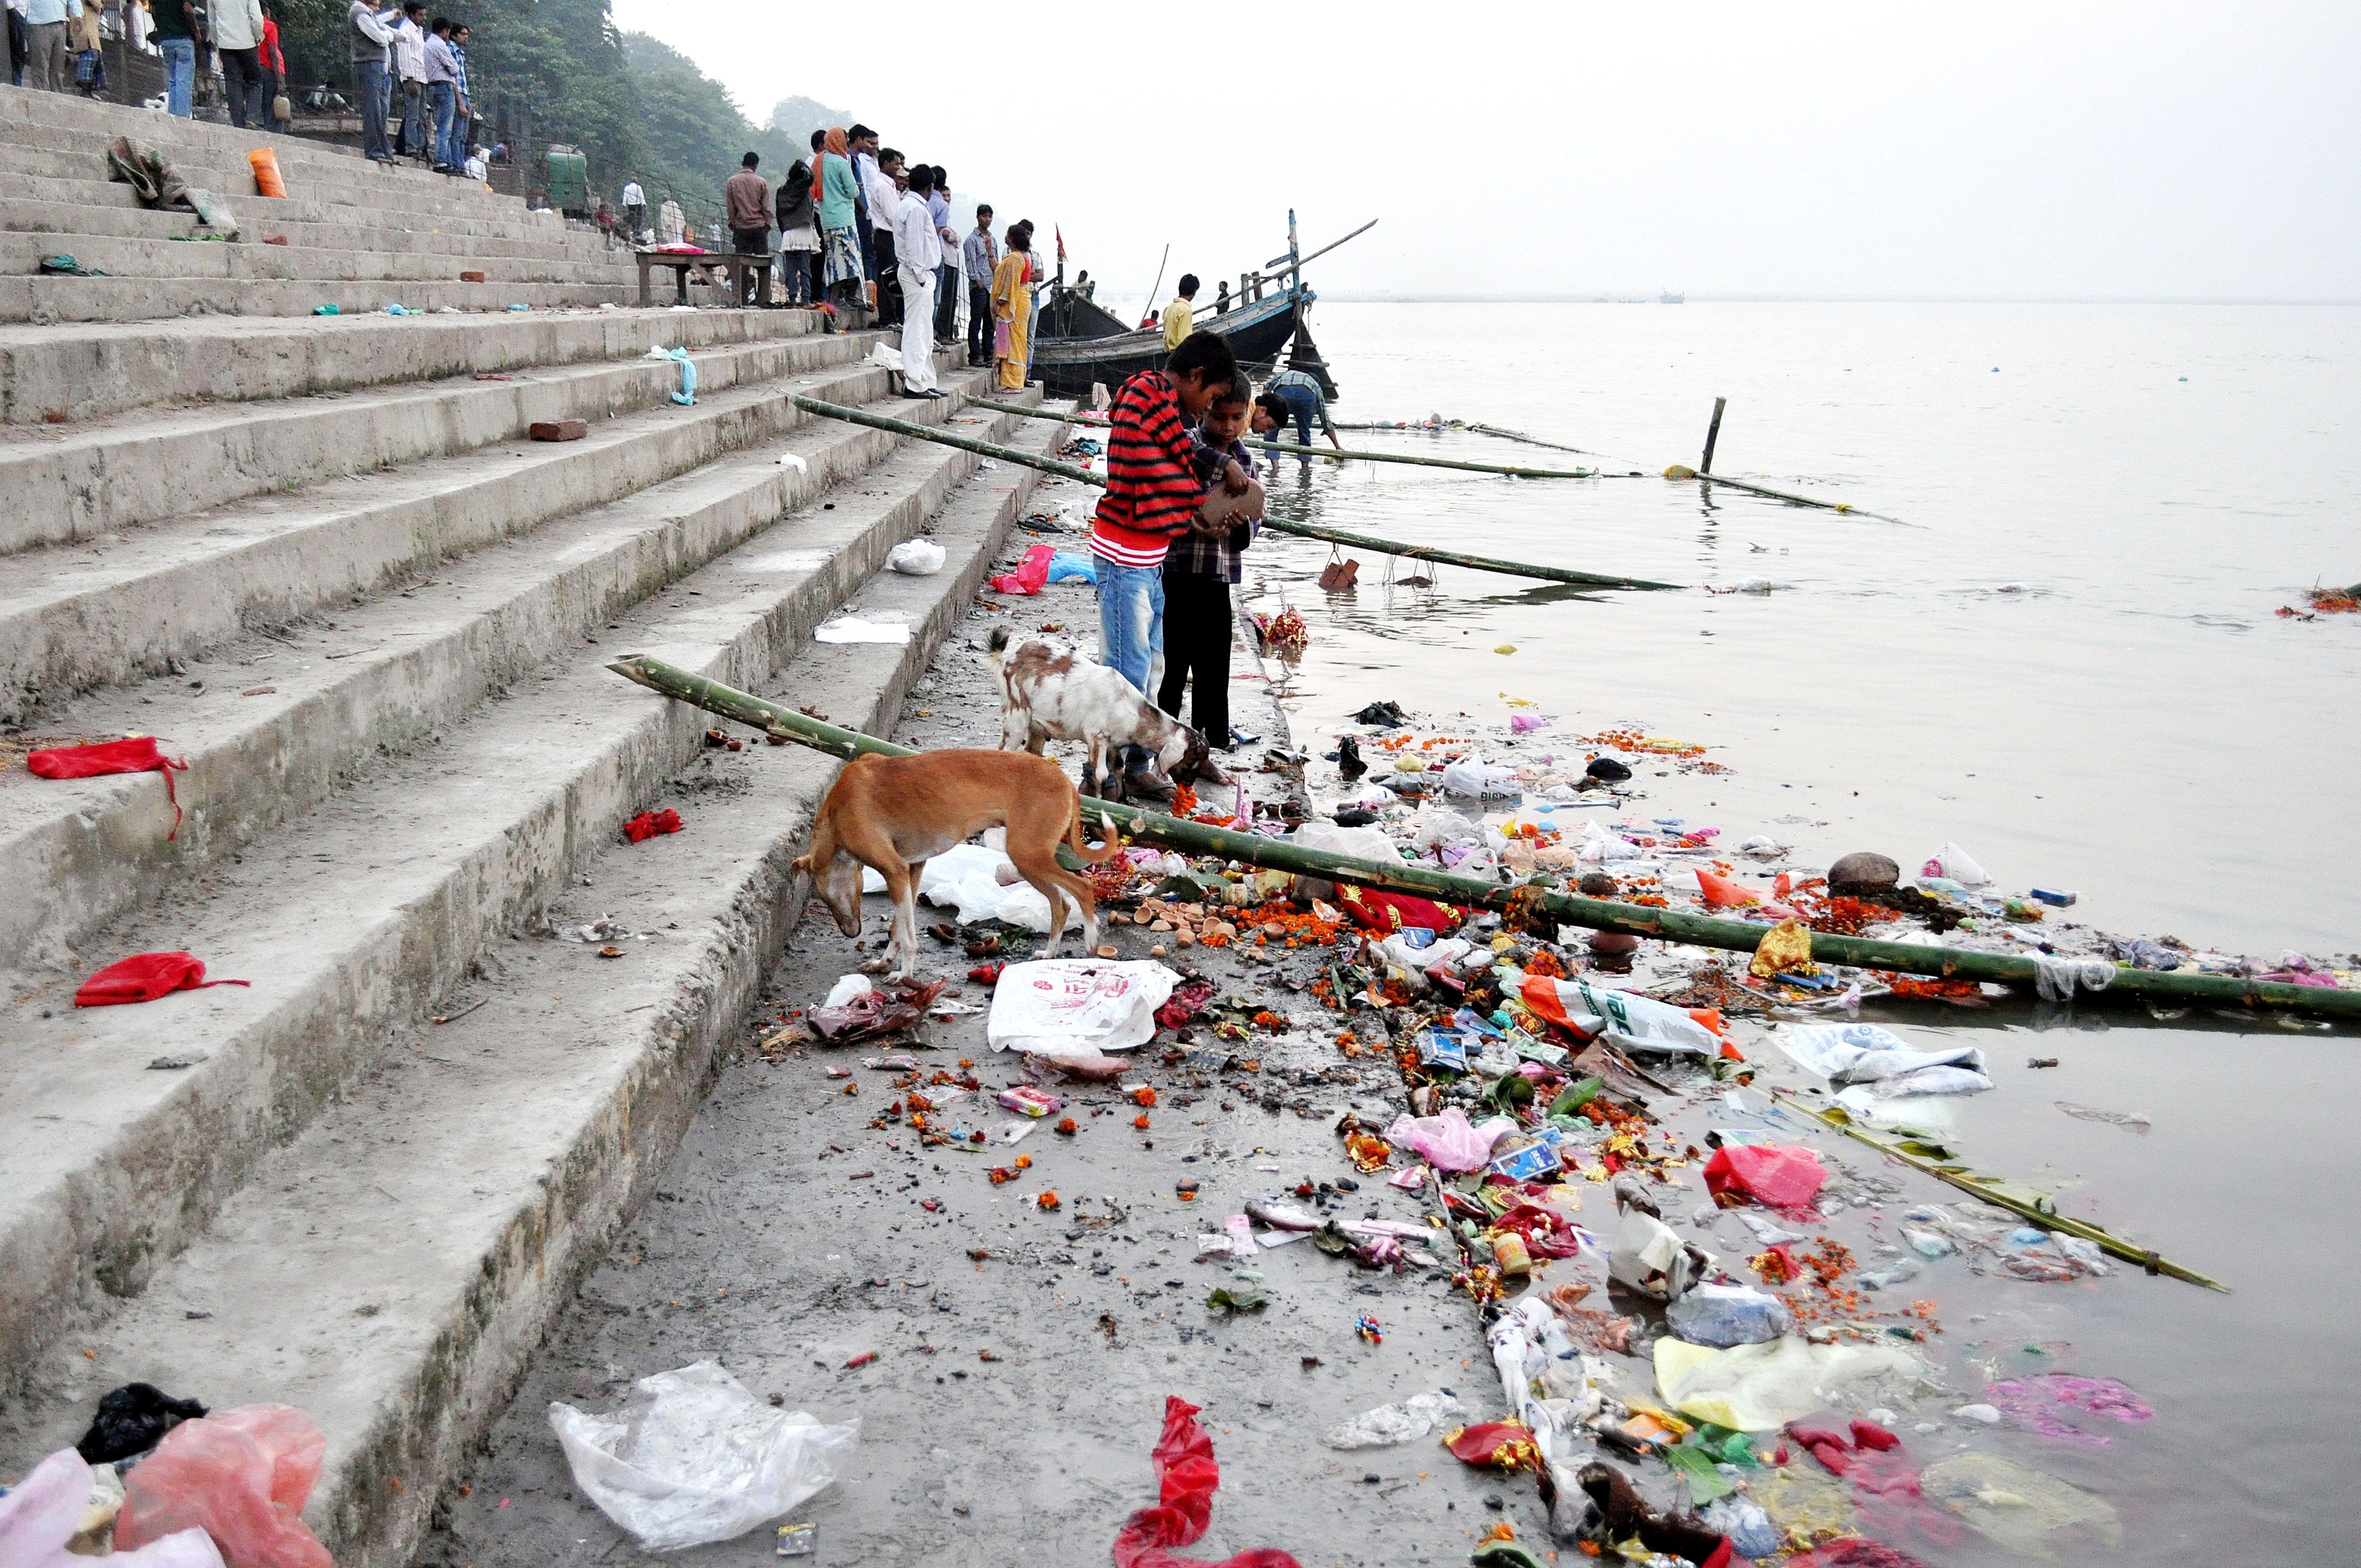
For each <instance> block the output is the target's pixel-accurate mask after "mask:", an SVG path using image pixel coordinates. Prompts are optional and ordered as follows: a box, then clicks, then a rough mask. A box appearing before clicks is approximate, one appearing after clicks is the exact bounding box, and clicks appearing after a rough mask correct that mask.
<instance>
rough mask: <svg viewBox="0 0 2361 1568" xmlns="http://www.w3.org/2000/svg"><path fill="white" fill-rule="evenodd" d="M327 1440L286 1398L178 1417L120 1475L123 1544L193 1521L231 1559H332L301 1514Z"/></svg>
mask: <svg viewBox="0 0 2361 1568" xmlns="http://www.w3.org/2000/svg"><path fill="white" fill-rule="evenodd" d="M327 1447H328V1440H327V1439H326V1438H325V1437H324V1436H323V1435H322V1434H321V1431H320V1429H319V1426H318V1425H317V1424H316V1423H315V1422H313V1420H312V1418H311V1417H309V1416H307V1415H305V1414H304V1413H303V1412H302V1411H301V1410H299V1409H295V1408H293V1407H292V1406H290V1405H244V1406H240V1407H239V1408H238V1409H234V1410H223V1411H220V1412H218V1413H216V1414H214V1415H210V1416H207V1417H205V1418H203V1420H193V1421H182V1422H181V1424H180V1425H179V1426H176V1427H174V1428H173V1429H172V1430H171V1431H168V1432H166V1433H165V1434H164V1441H163V1442H159V1443H158V1444H157V1445H156V1452H155V1453H151V1454H149V1455H148V1457H147V1458H146V1459H144V1460H142V1461H140V1463H139V1464H138V1465H137V1467H136V1468H134V1469H133V1470H132V1471H131V1473H130V1474H129V1475H126V1476H125V1477H124V1478H123V1512H122V1513H121V1514H120V1515H118V1516H117V1517H116V1519H115V1550H116V1551H117V1552H125V1551H128V1550H130V1549H132V1548H134V1547H140V1546H146V1545H148V1543H150V1542H151V1541H162V1540H163V1539H164V1538H165V1537H167V1536H170V1535H174V1534H177V1533H179V1532H181V1531H182V1530H191V1529H195V1530H203V1531H204V1532H205V1534H207V1535H208V1536H211V1537H212V1538H213V1541H214V1545H215V1546H216V1547H218V1548H220V1550H221V1554H222V1555H223V1556H224V1557H225V1558H226V1559H228V1561H229V1562H230V1563H233V1564H235V1568H332V1564H331V1563H330V1561H329V1558H328V1549H327V1548H326V1547H324V1546H322V1545H321V1544H320V1542H319V1541H318V1540H317V1539H316V1538H315V1537H314V1536H313V1534H312V1531H311V1530H310V1529H309V1528H308V1527H307V1526H306V1525H305V1524H304V1523H303V1517H302V1516H303V1504H304V1501H305V1500H306V1499H307V1498H309V1497H311V1495H312V1485H313V1482H315V1481H317V1480H318V1479H319V1478H320V1461H321V1456H322V1455H323V1454H324V1453H326V1452H327Z"/></svg>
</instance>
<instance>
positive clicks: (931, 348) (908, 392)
mask: <svg viewBox="0 0 2361 1568" xmlns="http://www.w3.org/2000/svg"><path fill="white" fill-rule="evenodd" d="M934 188H935V171H934V170H933V169H932V168H931V167H929V166H928V165H927V164H924V163H920V164H917V165H914V166H913V167H912V168H911V170H910V193H909V195H908V196H907V197H906V198H905V199H903V200H902V203H901V205H900V206H899V207H897V208H896V209H895V215H894V253H895V258H896V262H897V266H896V270H897V271H898V272H899V273H900V274H901V284H902V395H903V396H904V397H906V398H939V397H941V396H942V395H943V394H942V393H941V392H940V391H939V390H937V389H936V388H935V271H936V269H938V268H939V267H941V266H942V264H943V242H942V239H941V237H940V236H938V235H937V234H936V233H935V214H933V213H932V212H931V211H929V210H928V206H927V197H928V194H929V193H931V192H933V190H934Z"/></svg>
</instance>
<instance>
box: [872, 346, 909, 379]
mask: <svg viewBox="0 0 2361 1568" xmlns="http://www.w3.org/2000/svg"><path fill="white" fill-rule="evenodd" d="M864 363H866V364H870V365H874V366H876V367H878V368H879V369H881V370H891V371H894V372H895V373H896V374H897V375H898V374H899V373H900V372H901V369H902V351H901V350H900V349H898V348H895V347H894V346H893V345H890V344H884V343H873V344H871V345H869V357H868V359H867V360H866V361H864Z"/></svg>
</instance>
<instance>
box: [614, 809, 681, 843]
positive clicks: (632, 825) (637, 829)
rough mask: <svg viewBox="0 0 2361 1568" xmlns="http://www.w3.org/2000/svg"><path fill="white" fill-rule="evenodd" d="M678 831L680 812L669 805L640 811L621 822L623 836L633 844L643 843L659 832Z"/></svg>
mask: <svg viewBox="0 0 2361 1568" xmlns="http://www.w3.org/2000/svg"><path fill="white" fill-rule="evenodd" d="M679 831H680V813H679V812H677V811H675V810H674V809H673V808H672V807H671V806H665V807H664V809H663V810H662V811H642V812H641V813H640V814H639V815H638V816H637V817H632V818H631V820H630V821H629V822H626V823H624V824H623V837H625V838H627V839H630V840H631V842H632V843H634V844H644V843H646V842H647V841H648V840H649V839H653V838H654V837H655V836H656V835H657V834H659V833H677V832H679Z"/></svg>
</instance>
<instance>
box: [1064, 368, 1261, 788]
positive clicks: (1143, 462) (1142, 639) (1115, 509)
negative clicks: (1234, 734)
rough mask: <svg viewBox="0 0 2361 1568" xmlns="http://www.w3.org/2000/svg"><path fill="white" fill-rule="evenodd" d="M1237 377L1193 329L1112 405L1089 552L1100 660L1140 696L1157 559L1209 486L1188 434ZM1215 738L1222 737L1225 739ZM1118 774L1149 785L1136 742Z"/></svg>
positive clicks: (1160, 617) (1160, 571) (1160, 590)
mask: <svg viewBox="0 0 2361 1568" xmlns="http://www.w3.org/2000/svg"><path fill="white" fill-rule="evenodd" d="M1237 378H1238V364H1237V359H1236V357H1235V356H1233V355H1232V354H1231V352H1230V345H1229V344H1228V343H1227V342H1225V341H1224V339H1223V338H1222V337H1221V335H1220V334H1217V333H1211V332H1205V333H1192V334H1190V335H1189V336H1188V337H1187V338H1184V339H1183V340H1182V341H1181V343H1180V346H1179V347H1178V348H1175V349H1174V350H1173V351H1172V353H1171V354H1170V356H1168V357H1167V358H1166V360H1165V363H1164V368H1163V369H1161V370H1143V371H1141V372H1140V373H1139V374H1138V375H1137V376H1134V377H1133V378H1131V379H1129V380H1128V381H1126V382H1125V383H1124V384H1123V389H1122V390H1121V391H1120V392H1118V393H1116V394H1115V407H1114V408H1113V409H1112V410H1111V411H1109V415H1108V418H1109V421H1110V422H1111V424H1112V427H1113V428H1112V429H1110V430H1109V432H1108V433H1107V449H1106V459H1107V466H1106V471H1107V488H1106V493H1105V494H1104V496H1102V497H1101V498H1100V499H1099V505H1098V512H1097V515H1096V516H1095V517H1093V519H1092V521H1091V554H1093V555H1095V556H1097V557H1098V576H1099V662H1100V663H1104V664H1105V665H1106V666H1107V667H1108V668H1110V669H1113V670H1117V671H1120V672H1121V673H1122V674H1123V676H1124V678H1125V679H1126V680H1128V681H1129V682H1130V683H1131V684H1132V685H1135V686H1137V687H1138V688H1139V690H1140V692H1141V693H1142V694H1143V696H1144V695H1145V694H1146V693H1148V692H1149V691H1151V690H1153V689H1154V687H1153V685H1151V683H1152V682H1153V680H1154V679H1155V665H1156V663H1157V659H1158V656H1159V654H1160V653H1161V652H1162V651H1163V643H1164V556H1165V553H1166V552H1167V551H1168V550H1169V549H1170V547H1171V544H1172V541H1173V540H1174V539H1176V538H1178V537H1179V536H1180V535H1181V534H1184V533H1186V532H1189V530H1190V527H1191V522H1192V521H1193V520H1194V518H1195V517H1196V515H1197V509H1198V507H1199V506H1200V505H1201V504H1202V502H1203V501H1204V499H1205V493H1206V490H1207V488H1208V487H1207V486H1206V485H1205V484H1204V483H1203V482H1202V481H1201V480H1199V478H1198V477H1197V474H1196V470H1195V468H1194V467H1193V466H1192V463H1191V458H1192V455H1193V454H1194V453H1195V450H1196V446H1195V443H1194V442H1193V441H1192V439H1191V435H1190V432H1191V429H1192V428H1193V427H1194V426H1195V425H1196V422H1197V421H1198V420H1199V419H1201V418H1202V417H1203V415H1204V412H1205V411H1206V409H1208V408H1210V407H1211V406H1212V405H1213V400H1214V398H1216V397H1217V396H1219V395H1220V394H1222V393H1223V392H1224V391H1227V390H1228V389H1230V388H1231V387H1233V386H1235V384H1236V382H1237ZM1221 483H1222V488H1224V490H1226V491H1227V492H1229V493H1230V494H1231V495H1234V496H1235V495H1240V494H1243V493H1244V492H1245V490H1246V485H1247V478H1246V470H1245V469H1244V468H1242V467H1241V466H1239V465H1238V463H1237V461H1236V460H1235V458H1233V459H1230V460H1228V461H1227V462H1226V464H1225V465H1224V469H1223V472H1222V475H1221ZM1221 739H1223V740H1226V739H1227V737H1226V736H1224V737H1222V738H1221ZM1125 752H1126V754H1125V758H1124V762H1125V771H1126V773H1129V774H1131V775H1133V777H1134V779H1135V780H1136V781H1137V783H1139V784H1142V785H1143V786H1145V787H1146V788H1148V790H1150V791H1154V790H1155V789H1156V788H1157V785H1158V783H1159V781H1157V780H1156V779H1155V778H1154V777H1153V776H1151V775H1150V774H1149V772H1148V770H1149V769H1150V768H1151V766H1152V764H1151V763H1150V762H1149V761H1148V756H1147V753H1146V752H1145V751H1140V750H1139V749H1138V748H1137V747H1126V749H1125Z"/></svg>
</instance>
